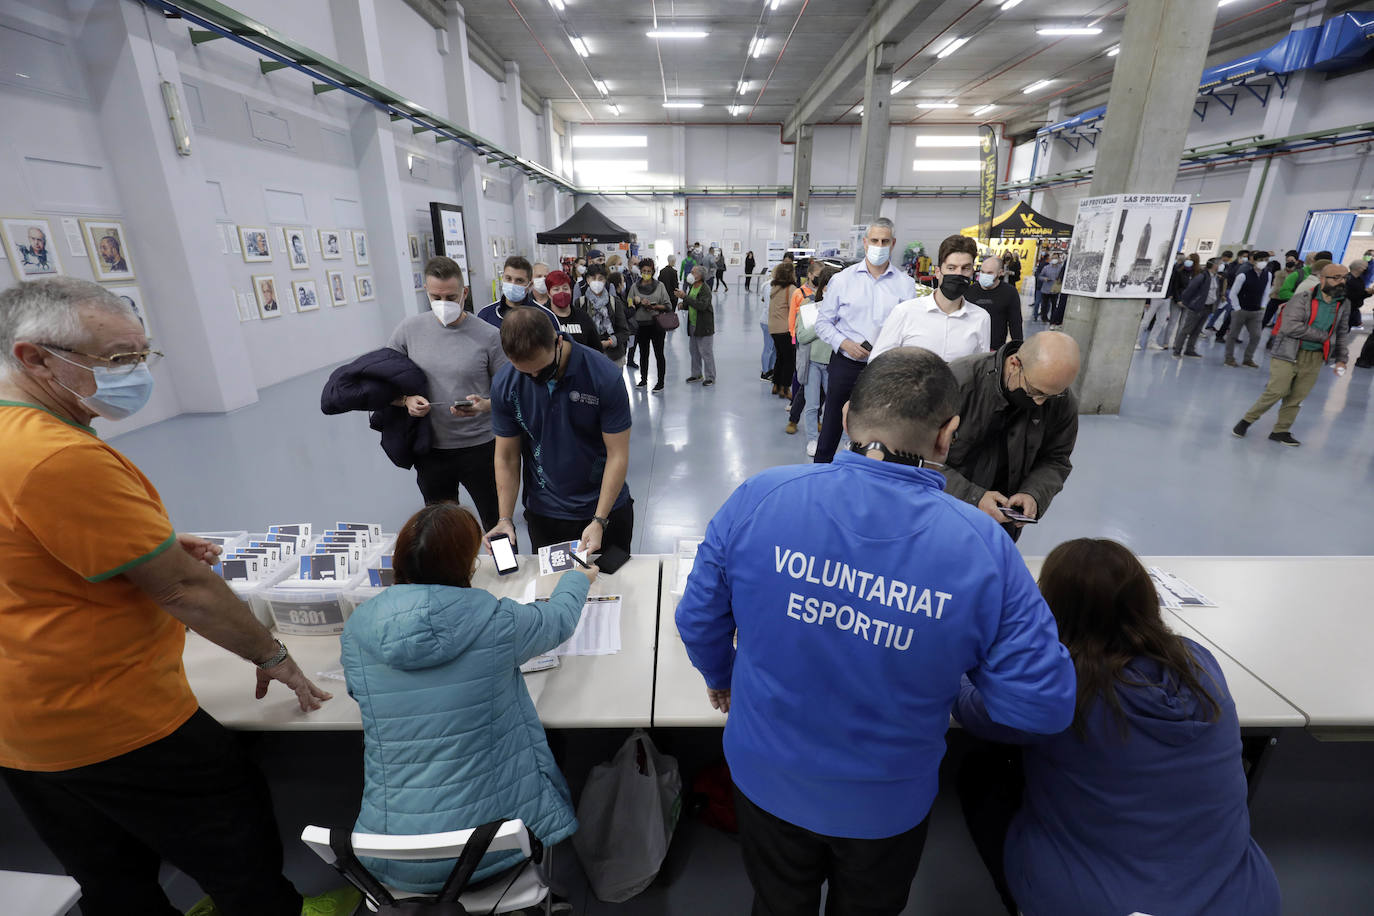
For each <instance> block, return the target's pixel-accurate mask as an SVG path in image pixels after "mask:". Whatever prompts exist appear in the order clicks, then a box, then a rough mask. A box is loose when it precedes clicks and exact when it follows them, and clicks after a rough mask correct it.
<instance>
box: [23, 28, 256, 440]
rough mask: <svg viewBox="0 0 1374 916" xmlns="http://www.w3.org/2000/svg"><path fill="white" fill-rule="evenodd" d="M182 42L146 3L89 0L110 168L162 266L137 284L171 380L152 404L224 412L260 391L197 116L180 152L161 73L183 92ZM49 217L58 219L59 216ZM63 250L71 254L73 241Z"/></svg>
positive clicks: (87, 62) (83, 51) (91, 49)
mask: <svg viewBox="0 0 1374 916" xmlns="http://www.w3.org/2000/svg"><path fill="white" fill-rule="evenodd" d="M150 31H151V33H152V38H151V41H150V40H149V32H150ZM185 41H186V39H185V31H184V29H183V30H182V32H181V34H180V35H178V36H176V37H174V36H173V34H172V32H171V30H170V29H169V28H168V24H167V20H166V19H164V18H163V17H162V16H160V15H150V16H148V21H147V24H146V25H145V23H144V19H143V7H142V5H141V4H137V3H101V4H96V5H95V6H94V7H92V9H91V13H90V15H89V16H88V17H87V19H86V21H85V25H84V27H83V29H82V32H81V34H80V35H79V36H78V38H77V40H76V46H77V48H78V49H79V50H80V57H81V62H82V64H83V65H84V66H85V67H86V70H87V76H88V80H89V83H88V84H89V85H90V86H92V87H96V88H98V89H99V91H98V92H93V93H92V104H93V105H94V107H95V112H96V118H97V119H98V122H99V125H100V132H101V134H103V135H104V136H105V137H106V138H108V139H110V140H111V141H115V142H116V143H117V149H118V154H117V155H115V156H113V157H111V158H110V166H111V171H112V172H113V175H114V181H115V185H116V187H117V190H118V191H119V198H120V200H121V201H123V203H124V211H125V212H124V217H125V220H126V223H127V226H128V228H129V231H130V233H131V234H132V235H133V236H134V238H135V239H137V240H138V250H139V252H140V253H141V256H142V257H143V258H144V259H145V262H146V261H152V260H153V258H154V252H156V261H157V266H156V269H153V270H147V271H140V272H139V275H138V285H139V287H140V288H141V289H142V291H143V294H144V296H146V297H147V301H148V302H149V303H150V307H149V313H150V315H151V316H152V322H153V331H154V332H155V333H156V335H157V339H158V341H159V342H160V344H161V346H162V347H163V348H164V349H165V350H166V352H167V362H166V367H165V371H167V372H169V374H170V376H171V380H172V385H170V386H163V388H165V389H169V390H168V392H167V393H164V392H163V390H161V389H160V390H159V391H157V392H155V393H154V398H155V402H154V407H157V406H158V405H157V401H158V400H160V399H162V398H163V397H166V396H167V394H170V395H171V396H172V397H173V398H174V399H175V401H176V405H175V406H176V407H178V408H179V409H180V411H181V412H186V413H198V412H203V413H218V412H224V411H229V410H234V409H236V408H239V407H243V406H245V405H248V404H252V403H254V402H256V401H257V399H258V392H257V386H256V384H255V383H254V380H253V370H252V361H251V360H250V359H249V357H248V349H247V347H246V346H245V344H244V340H243V334H242V331H241V329H240V328H239V324H238V319H237V316H236V315H235V312H234V310H233V308H232V307H231V303H230V301H229V289H230V287H231V286H232V281H231V280H230V274H229V270H228V268H227V267H226V265H225V259H223V258H220V257H218V254H217V252H218V251H219V245H218V244H217V242H216V236H215V224H214V223H213V222H212V221H211V220H210V219H209V218H207V214H209V213H211V212H213V209H214V208H213V206H212V204H211V202H210V198H209V191H208V190H207V188H208V186H207V185H206V183H205V177H206V176H205V169H204V167H203V163H204V157H203V156H197V155H196V138H195V131H194V129H193V128H192V126H191V123H190V118H189V116H188V117H186V118H185V126H186V129H187V131H188V132H189V133H190V135H191V151H192V153H191V155H190V156H187V157H183V156H179V155H178V154H177V152H176V150H175V149H174V147H173V145H172V134H171V128H170V126H169V124H168V121H167V112H166V109H165V108H164V107H163V103H162V88H161V83H162V81H163V80H166V81H168V82H170V83H171V84H172V85H174V86H175V87H176V89H177V93H178V95H180V93H181V72H180V70H179V69H178V67H177V51H178V49H180V48H182V47H184V45H185ZM154 52H156V57H154ZM159 64H161V68H162V69H161V75H159V73H158V65H159ZM182 111H183V112H185V111H186V107H185V102H184V100H183V103H182ZM16 129H17V128H16ZM33 129H35V130H39V129H42V128H41V126H39V125H34V126H33ZM52 225H53V228H54V229H58V228H59V226H58V224H57V223H56V221H54V222H53V224H52ZM52 244H53V245H58V244H59V239H53V240H52ZM209 252H215V253H216V254H215V255H214V256H207V253H209ZM62 257H63V258H68V257H70V255H69V253H68V252H67V251H65V250H64V251H63V252H62ZM155 371H156V372H158V373H159V374H161V373H162V372H163V371H164V369H163V368H161V367H160V368H158V369H157V370H155ZM171 406H172V405H164V408H165V407H171ZM170 412H171V413H176V412H177V411H176V410H171V411H170ZM127 428H128V427H125V429H127ZM118 431H121V430H112V431H111V432H118Z"/></svg>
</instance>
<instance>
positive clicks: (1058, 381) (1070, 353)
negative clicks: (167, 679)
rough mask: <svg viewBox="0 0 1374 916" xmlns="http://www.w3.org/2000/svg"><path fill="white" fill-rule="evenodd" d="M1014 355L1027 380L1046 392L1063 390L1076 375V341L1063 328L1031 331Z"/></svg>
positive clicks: (1051, 393)
mask: <svg viewBox="0 0 1374 916" xmlns="http://www.w3.org/2000/svg"><path fill="white" fill-rule="evenodd" d="M1014 356H1015V358H1016V359H1018V360H1019V361H1020V363H1021V367H1022V369H1023V370H1024V371H1025V374H1026V376H1027V381H1029V382H1030V383H1031V384H1033V385H1034V386H1035V388H1036V389H1037V390H1039V391H1043V392H1044V393H1045V394H1047V395H1056V394H1059V393H1060V392H1062V391H1065V390H1066V389H1067V388H1068V387H1069V386H1070V385H1072V384H1073V382H1074V379H1076V378H1078V366H1079V354H1078V341H1076V340H1074V339H1073V338H1072V337H1070V336H1069V335H1068V334H1065V333H1063V332H1062V331H1041V332H1040V333H1039V334H1032V335H1031V336H1030V337H1028V338H1026V341H1025V343H1023V344H1021V348H1020V349H1019V350H1017V351H1016V353H1015V354H1014Z"/></svg>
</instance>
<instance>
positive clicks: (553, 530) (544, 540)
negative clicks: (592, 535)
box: [525, 499, 635, 553]
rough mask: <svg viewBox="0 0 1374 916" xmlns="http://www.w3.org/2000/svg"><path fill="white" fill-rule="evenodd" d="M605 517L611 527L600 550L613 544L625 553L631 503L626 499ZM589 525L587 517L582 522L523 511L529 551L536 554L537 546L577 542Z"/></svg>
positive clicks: (631, 531) (632, 515)
mask: <svg viewBox="0 0 1374 916" xmlns="http://www.w3.org/2000/svg"><path fill="white" fill-rule="evenodd" d="M606 518H607V519H608V520H609V521H610V523H611V524H610V527H608V528H607V529H606V533H605V534H604V535H603V536H602V538H601V546H602V547H603V548H604V547H610V546H611V545H615V546H616V547H619V548H620V549H621V550H623V551H625V552H626V553H629V552H630V541H631V540H632V539H633V538H634V533H635V501H634V500H633V499H630V500H627V501H626V502H625V505H623V506H621V507H620V508H619V509H613V510H612V511H611V514H610V515H608V516H606ZM591 523H592V517H591V516H590V515H589V516H587V517H586V518H583V519H571V518H554V517H553V516H551V515H540V514H539V513H538V512H531V511H530V510H529V509H526V510H525V526H526V527H528V528H529V530H530V550H531V551H532V552H536V553H537V552H538V551H539V548H540V547H547V546H549V545H550V544H561V543H563V542H564V541H576V540H578V539H579V538H581V537H582V532H583V531H585V530H586V529H587V526H588V525H590V524H591Z"/></svg>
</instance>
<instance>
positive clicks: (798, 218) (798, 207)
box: [792, 124, 816, 232]
mask: <svg viewBox="0 0 1374 916" xmlns="http://www.w3.org/2000/svg"><path fill="white" fill-rule="evenodd" d="M815 139H816V128H815V125H812V124H803V125H802V126H801V127H800V128H799V129H798V130H797V145H796V146H795V147H793V152H792V231H793V232H806V231H807V225H808V222H809V220H808V217H809V216H810V213H811V147H812V144H813V142H814V141H815Z"/></svg>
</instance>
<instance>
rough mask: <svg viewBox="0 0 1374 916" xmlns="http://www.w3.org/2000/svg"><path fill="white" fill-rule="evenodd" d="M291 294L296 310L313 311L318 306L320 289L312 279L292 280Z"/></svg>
mask: <svg viewBox="0 0 1374 916" xmlns="http://www.w3.org/2000/svg"><path fill="white" fill-rule="evenodd" d="M291 295H292V298H293V299H295V301H296V311H298V312H313V311H315V310H316V309H318V308H319V307H320V291H319V290H318V289H316V288H315V281H314V280H292V281H291Z"/></svg>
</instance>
